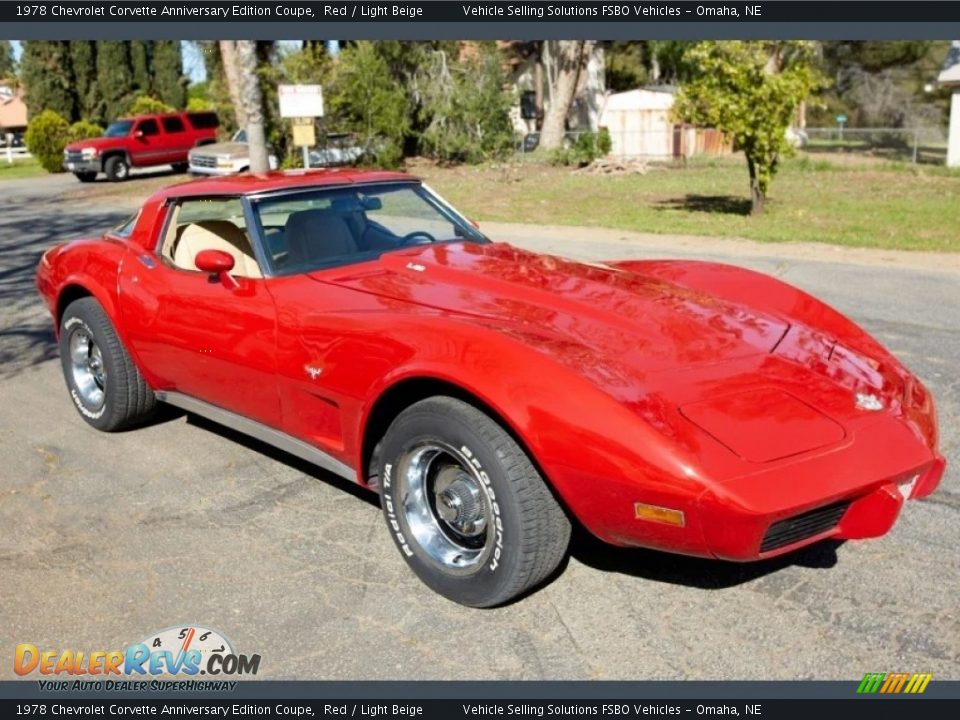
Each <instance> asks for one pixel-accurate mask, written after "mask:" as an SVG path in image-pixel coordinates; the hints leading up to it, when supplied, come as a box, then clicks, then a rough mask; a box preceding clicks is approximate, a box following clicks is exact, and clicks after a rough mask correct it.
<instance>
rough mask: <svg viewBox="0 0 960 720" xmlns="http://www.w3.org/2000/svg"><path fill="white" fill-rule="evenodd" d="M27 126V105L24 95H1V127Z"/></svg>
mask: <svg viewBox="0 0 960 720" xmlns="http://www.w3.org/2000/svg"><path fill="white" fill-rule="evenodd" d="M26 126H27V105H26V103H24V102H23V96H22V95H14V96H12V97H10V96H0V128H3V129H7V128H24V127H26Z"/></svg>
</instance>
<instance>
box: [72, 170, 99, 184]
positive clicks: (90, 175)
mask: <svg viewBox="0 0 960 720" xmlns="http://www.w3.org/2000/svg"><path fill="white" fill-rule="evenodd" d="M74 175H76V176H77V180H79V181H80V182H82V183H89V182H93V181H94V180H96V179H97V174H96V173H95V172H76V173H74Z"/></svg>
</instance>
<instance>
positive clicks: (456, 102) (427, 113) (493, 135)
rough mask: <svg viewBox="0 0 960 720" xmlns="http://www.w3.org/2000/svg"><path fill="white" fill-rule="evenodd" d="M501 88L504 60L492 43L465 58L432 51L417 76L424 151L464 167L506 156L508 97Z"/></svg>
mask: <svg viewBox="0 0 960 720" xmlns="http://www.w3.org/2000/svg"><path fill="white" fill-rule="evenodd" d="M506 84H507V78H506V74H505V72H504V70H503V58H502V57H501V55H500V53H499V51H498V50H497V49H496V47H495V46H494V45H493V44H490V45H484V46H481V51H480V53H478V54H477V55H474V56H472V57H470V58H467V59H465V60H451V59H449V58H448V56H447V54H446V53H445V52H444V51H442V50H437V51H435V52H434V53H433V55H432V57H431V59H430V61H429V62H428V63H427V65H426V66H425V67H424V69H423V71H422V72H421V74H420V77H418V78H417V85H418V86H419V87H418V89H419V91H420V95H421V99H422V108H421V115H422V116H423V117H424V119H425V120H426V122H427V127H426V129H425V130H424V132H423V134H422V136H421V142H422V147H423V150H424V151H425V153H426V154H427V155H429V156H430V157H432V158H434V159H436V160H440V161H442V162H467V163H479V162H483V161H485V160H491V159H494V158H499V157H503V156H504V155H507V154H508V153H510V152H511V151H512V150H513V147H514V143H515V137H514V130H513V124H512V123H511V122H510V106H511V105H512V103H513V98H512V96H511V95H510V93H508V92H506V91H505V90H504V89H503V88H504V86H505V85H506Z"/></svg>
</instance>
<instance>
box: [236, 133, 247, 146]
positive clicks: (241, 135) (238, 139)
mask: <svg viewBox="0 0 960 720" xmlns="http://www.w3.org/2000/svg"><path fill="white" fill-rule="evenodd" d="M246 141H247V131H246V130H237V132H236V133H234V136H233V142H238V143H245V142H246Z"/></svg>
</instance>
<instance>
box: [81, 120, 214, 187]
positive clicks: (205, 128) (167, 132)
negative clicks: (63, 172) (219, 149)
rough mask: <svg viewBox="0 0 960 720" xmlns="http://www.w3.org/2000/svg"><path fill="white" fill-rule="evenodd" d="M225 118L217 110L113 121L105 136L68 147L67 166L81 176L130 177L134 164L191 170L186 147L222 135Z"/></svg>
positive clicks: (206, 141)
mask: <svg viewBox="0 0 960 720" xmlns="http://www.w3.org/2000/svg"><path fill="white" fill-rule="evenodd" d="M219 125H220V120H219V118H217V114H216V113H213V112H180V113H165V114H162V115H137V116H136V117H131V118H124V119H121V120H116V121H115V122H112V123H110V125H109V126H108V127H107V129H106V131H105V132H104V133H103V136H102V137H98V138H90V139H88V140H80V141H78V142H75V143H71V144H70V145H67V147H66V148H65V149H64V151H63V166H64V168H66V169H67V170H68V171H70V172H72V173H73V174H74V175H76V176H77V179H79V180H80V182H91V181H92V180H94V179H95V178H96V177H97V173H100V172H103V173H106V175H107V179H109V180H114V181H116V180H126V179H127V177H129V175H130V168H133V167H153V166H155V165H173V169H174V170H176V171H177V172H186V170H187V167H188V166H189V164H188V161H187V153H189V152H190V150H191V149H193V148H195V147H198V146H200V145H207V144H210V143H214V142H216V141H217V128H218V127H219Z"/></svg>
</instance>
